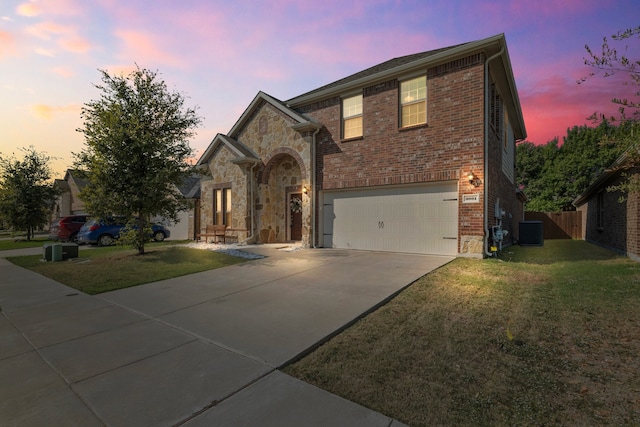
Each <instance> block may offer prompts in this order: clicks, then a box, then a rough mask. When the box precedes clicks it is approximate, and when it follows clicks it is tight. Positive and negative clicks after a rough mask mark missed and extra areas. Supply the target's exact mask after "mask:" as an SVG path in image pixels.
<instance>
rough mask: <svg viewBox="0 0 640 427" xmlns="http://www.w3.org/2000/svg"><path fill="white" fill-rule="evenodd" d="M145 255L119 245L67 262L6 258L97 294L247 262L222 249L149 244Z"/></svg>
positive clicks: (94, 250)
mask: <svg viewBox="0 0 640 427" xmlns="http://www.w3.org/2000/svg"><path fill="white" fill-rule="evenodd" d="M146 252H147V253H146V254H145V255H142V256H140V255H137V251H136V250H132V249H125V248H123V247H119V246H112V247H105V248H95V249H92V250H83V251H80V253H79V257H78V258H75V259H71V260H68V261H64V262H55V263H52V262H42V260H41V258H42V256H41V255H33V256H20V257H10V258H7V259H8V260H9V261H11V262H12V263H14V264H16V265H19V266H20V267H24V268H28V269H29V270H32V271H34V272H36V273H39V274H42V275H43V276H46V277H49V278H51V279H53V280H56V281H58V282H60V283H64V284H65V285H67V286H70V287H72V288H74V289H77V290H79V291H82V292H85V293H87V294H91V295H95V294H99V293H102V292H108V291H112V290H116V289H122V288H127V287H130V286H136V285H141V284H144V283H150V282H155V281H158V280H164V279H170V278H172V277H179V276H184V275H186V274H191V273H197V272H200V271H206V270H212V269H215V268H220V267H225V266H227V265H233V264H237V263H240V262H244V261H246V259H243V258H238V257H234V256H230V255H227V254H224V253H220V252H213V251H206V250H201V249H192V248H185V247H180V246H168V245H159V244H149V245H148V246H146Z"/></svg>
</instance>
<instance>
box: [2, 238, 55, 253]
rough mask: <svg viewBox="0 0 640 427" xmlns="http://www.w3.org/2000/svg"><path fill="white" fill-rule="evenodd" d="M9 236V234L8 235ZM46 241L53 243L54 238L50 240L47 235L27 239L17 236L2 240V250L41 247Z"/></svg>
mask: <svg viewBox="0 0 640 427" xmlns="http://www.w3.org/2000/svg"><path fill="white" fill-rule="evenodd" d="M7 237H9V236H7ZM45 243H53V240H49V239H48V238H46V237H41V236H38V237H36V238H33V239H31V240H29V241H27V239H26V238H24V237H15V238H10V239H3V240H0V251H6V250H11V249H25V248H36V247H41V246H42V245H44V244H45Z"/></svg>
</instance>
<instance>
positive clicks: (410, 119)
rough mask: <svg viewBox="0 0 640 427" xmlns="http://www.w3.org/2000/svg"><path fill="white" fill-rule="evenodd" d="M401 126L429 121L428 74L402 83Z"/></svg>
mask: <svg viewBox="0 0 640 427" xmlns="http://www.w3.org/2000/svg"><path fill="white" fill-rule="evenodd" d="M400 109H401V112H402V114H401V122H400V126H401V127H408V126H416V125H421V124H424V123H427V76H422V77H418V78H415V79H411V80H407V81H404V82H401V83H400Z"/></svg>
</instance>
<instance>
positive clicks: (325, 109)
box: [300, 55, 517, 255]
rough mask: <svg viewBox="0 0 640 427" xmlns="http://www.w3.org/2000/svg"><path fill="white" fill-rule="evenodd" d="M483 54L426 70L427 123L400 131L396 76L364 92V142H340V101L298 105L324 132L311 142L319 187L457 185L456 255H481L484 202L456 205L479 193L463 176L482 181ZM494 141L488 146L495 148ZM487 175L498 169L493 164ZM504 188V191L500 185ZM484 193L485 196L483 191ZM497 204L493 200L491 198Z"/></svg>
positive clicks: (509, 191)
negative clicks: (457, 252)
mask: <svg viewBox="0 0 640 427" xmlns="http://www.w3.org/2000/svg"><path fill="white" fill-rule="evenodd" d="M483 60H484V57H483V55H473V56H470V57H468V58H463V59H461V60H458V61H455V62H451V63H448V64H445V65H442V66H438V67H433V68H429V69H428V70H425V73H426V74H427V85H428V86H427V93H428V95H427V97H428V98H427V124H426V125H424V126H418V127H414V128H408V129H402V128H400V127H399V117H398V114H399V106H398V103H399V93H398V91H399V84H398V80H397V79H393V80H389V81H387V82H382V83H378V84H376V85H373V86H369V87H365V88H363V129H364V131H363V137H362V138H358V139H354V140H341V139H340V132H341V129H340V126H341V120H340V117H341V113H340V98H339V97H333V98H331V99H328V100H323V101H322V102H316V103H313V104H310V105H306V106H303V107H301V108H300V110H301V111H302V112H303V113H305V114H306V115H308V116H311V117H313V118H314V119H315V120H316V121H318V122H320V123H322V124H323V125H324V127H323V128H322V130H321V131H320V133H319V135H318V138H317V153H318V154H317V162H316V164H317V169H316V174H317V175H316V177H317V180H316V183H317V186H316V188H317V189H322V190H331V189H343V188H362V187H374V186H386V185H398V184H415V183H429V182H436V181H449V180H458V181H459V214H458V217H459V228H458V235H459V241H462V242H464V243H462V244H460V247H459V251H460V252H461V253H467V254H475V255H479V254H482V249H483V247H482V246H483V245H482V241H483V237H484V234H485V233H484V217H483V204H482V203H477V204H462V203H461V200H462V196H463V195H464V194H475V193H483V191H484V185H482V186H481V187H479V188H476V187H474V186H472V185H471V184H469V182H468V180H467V179H466V176H467V175H468V173H469V172H470V171H473V172H474V174H475V175H477V176H478V177H479V178H480V179H481V180H482V181H483V182H484V176H483V169H484V154H483V151H484V62H483ZM495 144H498V146H499V143H494V144H493V145H495ZM491 168H492V170H493V169H494V168H497V171H498V172H499V171H500V166H499V165H493V164H492V166H491ZM498 175H499V173H496V178H495V179H494V181H495V182H496V183H499V184H500V187H499V188H498V189H497V191H496V192H495V194H504V196H503V199H504V200H505V201H509V203H510V204H513V205H516V204H517V201H516V198H515V185H513V184H512V185H511V187H508V186H506V185H503V182H502V180H501V178H499V177H498ZM505 187H506V188H505ZM482 195H483V194H482ZM494 199H495V197H494Z"/></svg>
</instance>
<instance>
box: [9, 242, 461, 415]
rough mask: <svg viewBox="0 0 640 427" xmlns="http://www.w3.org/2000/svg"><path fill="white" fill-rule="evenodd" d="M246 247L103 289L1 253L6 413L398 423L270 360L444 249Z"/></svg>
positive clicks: (311, 338) (305, 344)
mask: <svg viewBox="0 0 640 427" xmlns="http://www.w3.org/2000/svg"><path fill="white" fill-rule="evenodd" d="M247 250H248V251H251V252H256V253H261V254H263V255H265V256H266V258H264V259H261V260H255V261H248V262H246V263H244V264H239V265H234V266H230V267H225V268H222V269H217V270H212V271H208V272H203V273H197V274H193V275H189V276H184V277H180V278H176V279H170V280H165V281H161V282H155V283H151V284H148V285H143V286H137V287H133V288H128V289H123V290H119V291H115V292H110V293H105V294H101V295H98V296H88V295H84V294H79V293H78V292H76V291H74V290H73V289H70V288H68V287H66V286H64V285H61V284H59V283H56V282H54V281H51V280H49V279H46V278H44V277H42V276H39V275H37V274H34V273H32V272H29V271H27V270H24V269H21V268H19V267H16V266H13V265H12V264H10V263H8V262H7V261H5V260H3V259H0V277H2V279H0V307H1V308H2V316H0V378H3V379H4V380H3V381H2V382H0V419H3V420H4V421H8V423H6V424H7V425H21V426H24V425H42V424H43V423H46V424H47V425H50V426H53V425H71V424H74V425H113V426H127V425H135V426H143V425H149V426H152V425H153V426H157V425H188V426H201V425H202V426H209V425H222V426H226V425H229V426H237V425H245V426H253V425H261V426H265V425H273V426H287V425H291V426H294V425H296V426H297V425H302V424H304V425H310V426H324V425H350V426H352V425H353V426H358V425H361V426H376V425H379V426H390V425H393V426H398V425H401V424H400V423H398V422H397V421H395V420H392V419H390V418H388V417H386V416H384V415H381V414H379V413H376V412H373V411H371V410H369V409H366V408H364V407H362V406H359V405H356V404H354V403H352V402H348V401H346V400H344V399H341V398H339V397H337V396H334V395H332V394H330V393H327V392H324V391H322V390H319V389H317V388H315V387H313V386H311V385H308V384H305V383H303V382H301V381H299V380H297V379H295V378H292V377H290V376H288V375H286V374H283V373H282V372H280V371H279V370H278V368H279V367H281V366H283V365H285V364H287V363H288V362H289V361H291V360H293V359H296V358H297V357H299V355H301V354H303V353H305V352H306V351H309V350H310V349H312V348H314V347H315V346H316V345H317V344H318V343H320V342H322V341H324V340H326V339H327V338H328V337H330V336H332V335H334V334H335V333H337V332H338V331H340V330H341V329H343V328H344V327H345V326H347V325H349V324H350V323H352V322H353V321H354V320H356V319H358V318H359V317H361V316H363V315H364V314H366V313H368V312H369V311H371V310H372V309H374V308H375V307H377V306H379V305H380V304H382V303H384V302H385V301H386V300H388V299H389V298H391V297H392V296H393V295H395V294H396V293H397V292H399V291H400V290H402V289H403V288H404V287H406V286H407V285H409V284H410V283H412V282H413V281H414V280H416V279H418V278H419V277H421V276H422V275H424V274H426V273H428V272H429V271H431V270H433V269H435V268H438V267H440V266H441V265H443V264H445V263H447V262H449V261H450V260H451V259H452V257H437V256H423V255H410V254H394V253H377V252H365V251H346V250H331V249H314V250H312V249H307V250H296V251H287V250H280V249H278V248H276V247H274V246H255V247H249V248H248V249H247Z"/></svg>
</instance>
